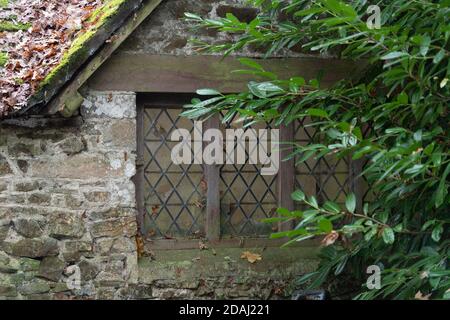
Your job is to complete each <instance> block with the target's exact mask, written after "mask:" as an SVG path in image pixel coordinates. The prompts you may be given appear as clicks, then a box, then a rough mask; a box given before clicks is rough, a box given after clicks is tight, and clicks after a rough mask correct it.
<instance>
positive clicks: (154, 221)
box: [143, 108, 206, 238]
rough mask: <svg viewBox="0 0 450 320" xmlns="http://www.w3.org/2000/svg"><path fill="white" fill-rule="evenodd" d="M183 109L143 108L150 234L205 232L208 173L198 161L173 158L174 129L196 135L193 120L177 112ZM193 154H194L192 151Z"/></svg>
mask: <svg viewBox="0 0 450 320" xmlns="http://www.w3.org/2000/svg"><path fill="white" fill-rule="evenodd" d="M180 111H181V110H180V109H167V108H165V109H153V108H147V109H145V110H144V119H143V123H144V134H145V136H144V152H143V154H144V183H143V188H144V198H145V217H144V230H145V231H146V235H145V236H147V237H150V238H172V237H193V236H199V235H202V234H204V224H205V223H204V220H205V218H204V210H205V204H206V199H205V191H206V190H205V177H204V175H203V168H202V166H201V165H199V164H190V165H187V164H183V165H176V164H174V163H173V162H172V159H171V152H172V148H173V147H174V146H175V145H176V144H177V143H178V142H174V141H171V134H172V132H173V131H174V130H175V129H187V130H189V132H190V133H191V134H192V135H193V132H194V130H195V128H194V125H193V122H192V121H190V120H188V119H186V118H181V117H179V116H178V114H179V113H180ZM192 157H194V155H193V154H192Z"/></svg>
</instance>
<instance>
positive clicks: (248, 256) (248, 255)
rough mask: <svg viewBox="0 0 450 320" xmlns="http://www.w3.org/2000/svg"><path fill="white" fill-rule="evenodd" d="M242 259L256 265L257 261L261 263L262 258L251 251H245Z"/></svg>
mask: <svg viewBox="0 0 450 320" xmlns="http://www.w3.org/2000/svg"><path fill="white" fill-rule="evenodd" d="M241 259H247V261H248V262H250V263H255V262H257V261H261V260H262V256H261V255H260V254H257V253H252V252H250V251H244V252H242V254H241Z"/></svg>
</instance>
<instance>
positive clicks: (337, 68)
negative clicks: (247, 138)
mask: <svg viewBox="0 0 450 320" xmlns="http://www.w3.org/2000/svg"><path fill="white" fill-rule="evenodd" d="M259 63H260V64H261V65H262V66H263V67H264V68H265V69H266V70H267V71H271V72H275V73H276V74H278V75H279V76H280V78H287V79H288V78H290V77H292V76H302V77H304V78H305V79H307V80H308V79H312V78H315V77H317V76H318V74H319V73H320V72H321V71H323V72H324V75H323V79H322V84H323V85H324V86H325V87H326V86H330V85H331V84H333V83H335V82H336V81H338V80H341V79H344V78H356V77H358V76H361V74H362V71H363V70H364V68H365V65H366V64H365V63H363V62H360V63H355V62H354V61H346V60H337V59H323V58H313V57H308V58H284V59H267V60H260V61H259ZM238 69H245V67H244V66H242V65H241V64H240V63H239V62H238V61H237V59H236V58H234V57H226V58H222V57H220V56H206V55H203V56H170V55H151V54H134V53H119V54H116V55H114V56H112V57H111V58H110V59H109V60H108V61H106V63H105V64H104V65H103V66H102V67H101V68H99V70H97V72H96V73H95V74H94V75H93V76H92V77H91V78H90V79H89V81H88V82H87V83H88V85H89V87H90V88H92V89H95V90H101V91H104V90H106V91H107V90H113V91H114V90H115V91H131V92H171V93H174V92H178V93H188V92H195V91H196V90H197V89H199V88H216V89H218V90H221V91H222V92H239V91H241V90H243V89H245V87H246V85H247V82H248V81H249V80H255V77H253V76H248V75H242V74H238V73H232V71H233V70H238ZM256 80H257V79H256ZM260 80H267V79H264V78H260Z"/></svg>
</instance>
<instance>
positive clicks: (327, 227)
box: [317, 218, 333, 233]
mask: <svg viewBox="0 0 450 320" xmlns="http://www.w3.org/2000/svg"><path fill="white" fill-rule="evenodd" d="M317 225H318V227H319V230H320V231H322V232H325V233H330V232H331V231H333V224H332V223H331V221H330V220H328V219H326V218H322V219H320V220H319V222H318V224H317Z"/></svg>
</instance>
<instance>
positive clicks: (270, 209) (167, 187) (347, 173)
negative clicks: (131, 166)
mask: <svg viewBox="0 0 450 320" xmlns="http://www.w3.org/2000/svg"><path fill="white" fill-rule="evenodd" d="M138 97H139V96H138ZM190 98H191V97H189V96H188V95H186V94H183V95H150V96H149V95H146V96H141V98H140V99H139V100H138V116H137V127H138V130H137V141H138V160H137V167H138V170H137V175H136V179H135V182H136V187H137V188H136V190H137V192H136V193H137V204H138V212H139V217H138V218H139V219H138V220H139V224H140V230H141V233H142V236H143V238H144V239H146V240H148V241H149V242H150V243H154V244H159V245H161V244H163V245H162V247H164V248H174V249H177V248H189V247H198V242H199V240H200V239H207V240H210V241H212V242H216V243H217V242H219V243H220V244H221V245H224V246H235V245H242V244H243V239H246V241H247V242H248V243H251V244H252V245H255V244H258V241H259V242H264V243H265V245H266V244H267V238H268V237H267V236H268V235H269V234H270V233H272V232H276V231H277V230H290V229H292V228H294V227H295V224H294V222H293V221H292V222H290V223H287V224H284V225H269V224H267V223H263V222H262V221H261V220H262V219H264V218H268V217H272V216H274V215H276V208H277V207H284V208H288V209H290V210H294V209H301V206H299V205H298V204H296V203H294V202H293V201H292V199H291V197H290V195H291V193H292V192H293V191H294V190H295V189H296V188H301V189H302V190H303V191H304V192H305V193H306V194H313V195H315V196H316V197H317V198H318V199H319V201H326V200H332V201H336V202H338V203H343V202H345V196H346V195H347V194H348V193H349V192H350V191H352V192H355V191H358V190H359V191H360V192H355V193H356V194H357V196H358V195H360V197H359V199H361V198H362V196H363V195H364V194H363V191H361V190H367V188H366V187H365V186H364V183H363V182H361V181H359V179H357V180H356V179H355V177H357V175H358V174H359V172H360V167H361V164H360V163H359V162H358V163H352V162H351V161H350V160H349V159H334V158H329V159H328V158H327V159H323V160H320V161H317V160H315V159H313V158H310V159H309V160H308V161H306V162H305V163H301V164H298V163H297V164H296V161H298V160H299V159H298V158H296V159H292V160H290V161H280V168H279V171H278V174H277V175H274V176H267V175H266V176H264V175H261V174H260V172H261V167H262V165H260V164H250V163H249V162H248V159H249V156H250V155H251V154H252V153H253V152H258V149H251V148H250V144H249V143H247V144H246V145H245V146H244V147H245V148H244V149H245V158H246V164H223V165H206V164H190V165H176V164H174V163H173V162H172V160H171V151H172V148H173V146H174V145H176V144H177V143H178V142H172V141H171V139H170V137H171V134H172V132H173V131H174V130H175V129H181V128H183V129H187V130H189V131H190V132H191V136H192V137H193V136H194V135H193V131H194V125H193V122H192V121H190V120H188V119H185V118H182V117H179V113H180V111H181V110H182V105H183V104H184V103H185V102H187V101H189V100H190ZM219 117H220V118H222V117H223V115H221V116H216V117H212V118H210V119H209V120H207V121H205V122H204V124H203V131H205V130H207V129H208V128H217V129H220V130H222V131H223V132H225V129H227V128H236V123H235V122H233V120H235V119H232V120H230V121H229V122H228V123H227V124H226V125H224V124H222V121H221V119H219ZM252 128H253V129H256V130H258V129H264V128H265V129H271V124H257V125H255V126H252ZM279 129H280V141H282V142H283V141H295V142H296V143H299V144H302V143H307V142H308V141H311V140H316V141H320V136H319V134H318V133H317V132H315V130H314V128H312V127H310V126H308V123H307V121H304V122H297V123H295V124H292V125H290V126H288V127H281V128H279ZM224 136H225V134H224ZM237 143H238V141H235V148H236V147H237ZM257 145H259V144H257ZM269 145H270V142H269ZM225 147H226V144H225V143H224V155H226V153H225ZM281 150H282V151H281V152H280V159H284V158H286V157H287V156H288V155H289V154H290V152H291V151H290V150H286V148H284V147H281ZM268 155H270V153H269V154H268ZM192 156H194V155H192ZM359 202H361V201H359ZM360 206H361V205H360ZM178 240H182V241H178Z"/></svg>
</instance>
